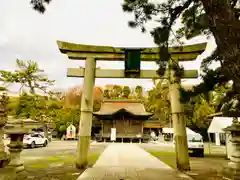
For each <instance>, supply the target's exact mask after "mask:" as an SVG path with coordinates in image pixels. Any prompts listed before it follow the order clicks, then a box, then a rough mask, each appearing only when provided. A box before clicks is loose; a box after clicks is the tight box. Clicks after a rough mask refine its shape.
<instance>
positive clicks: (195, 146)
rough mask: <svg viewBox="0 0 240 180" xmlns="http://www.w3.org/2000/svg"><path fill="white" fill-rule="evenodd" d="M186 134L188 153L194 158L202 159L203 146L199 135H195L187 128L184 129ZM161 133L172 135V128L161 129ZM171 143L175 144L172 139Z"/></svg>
mask: <svg viewBox="0 0 240 180" xmlns="http://www.w3.org/2000/svg"><path fill="white" fill-rule="evenodd" d="M186 132H187V141H188V151H189V153H191V154H192V155H194V156H200V157H204V144H203V138H202V136H201V134H199V133H196V132H194V131H192V130H191V129H189V128H186ZM163 133H165V134H172V135H173V128H163ZM173 142H174V144H175V141H174V138H173Z"/></svg>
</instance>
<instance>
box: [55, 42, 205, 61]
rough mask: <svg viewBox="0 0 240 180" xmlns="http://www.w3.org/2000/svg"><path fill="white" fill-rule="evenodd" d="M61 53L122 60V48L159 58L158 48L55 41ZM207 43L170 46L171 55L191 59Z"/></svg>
mask: <svg viewBox="0 0 240 180" xmlns="http://www.w3.org/2000/svg"><path fill="white" fill-rule="evenodd" d="M57 45H58V48H59V50H60V51H61V53H64V54H67V56H68V58H69V59H74V60H84V59H86V58H88V57H94V58H95V59H96V60H107V61H123V60H125V51H124V49H141V50H142V51H141V60H142V61H156V60H157V59H159V48H158V47H153V48H132V47H131V48H126V47H124V48H120V47H112V46H95V45H83V44H74V43H69V42H64V41H57ZM206 45H207V43H200V44H194V45H187V46H177V47H170V48H169V52H170V53H171V57H172V58H173V59H174V60H177V61H193V60H195V59H196V58H197V56H198V55H200V54H201V53H202V52H204V51H205V48H206Z"/></svg>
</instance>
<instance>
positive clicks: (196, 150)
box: [187, 133, 204, 157]
mask: <svg viewBox="0 0 240 180" xmlns="http://www.w3.org/2000/svg"><path fill="white" fill-rule="evenodd" d="M187 140H188V151H189V153H192V154H193V155H195V156H200V157H204V144H203V138H202V136H201V135H200V134H198V133H194V134H192V133H191V134H187Z"/></svg>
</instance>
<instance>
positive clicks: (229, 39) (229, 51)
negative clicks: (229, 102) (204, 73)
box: [201, 0, 240, 91]
mask: <svg viewBox="0 0 240 180" xmlns="http://www.w3.org/2000/svg"><path fill="white" fill-rule="evenodd" d="M201 2H202V4H203V7H204V10H205V12H206V16H207V19H208V23H209V28H210V30H211V32H212V33H213V36H214V38H215V41H216V44H217V50H218V52H219V53H220V56H219V57H220V59H221V60H223V65H222V67H223V68H227V69H226V70H227V72H228V73H229V74H230V75H231V76H232V80H233V81H237V82H240V43H239V42H240V20H239V19H238V17H237V16H236V15H235V12H234V8H232V5H231V3H230V2H231V0H201ZM238 91H239V89H238Z"/></svg>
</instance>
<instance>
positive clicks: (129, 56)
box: [124, 49, 142, 78]
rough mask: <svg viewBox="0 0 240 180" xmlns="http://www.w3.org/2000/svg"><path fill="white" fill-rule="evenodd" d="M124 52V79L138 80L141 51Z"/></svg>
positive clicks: (130, 50)
mask: <svg viewBox="0 0 240 180" xmlns="http://www.w3.org/2000/svg"><path fill="white" fill-rule="evenodd" d="M124 51H125V77H126V78H139V77H140V67H141V51H142V50H141V49H124Z"/></svg>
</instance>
